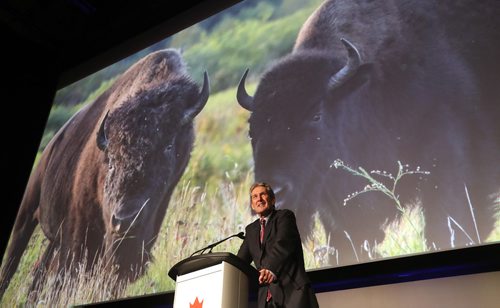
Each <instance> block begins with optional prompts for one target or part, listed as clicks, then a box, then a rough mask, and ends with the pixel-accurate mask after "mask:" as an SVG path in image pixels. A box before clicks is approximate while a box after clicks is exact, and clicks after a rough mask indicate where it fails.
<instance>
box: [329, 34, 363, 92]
mask: <svg viewBox="0 0 500 308" xmlns="http://www.w3.org/2000/svg"><path fill="white" fill-rule="evenodd" d="M340 41H341V42H342V44H344V46H345V47H346V49H347V54H348V59H347V64H346V65H345V66H344V67H343V68H342V69H341V70H340V71H338V72H337V73H336V74H335V75H333V76H332V77H331V78H330V80H329V81H328V89H329V90H333V89H335V88H337V87H338V86H340V85H342V84H343V83H344V82H345V81H346V80H348V79H349V78H350V77H352V76H353V75H354V74H355V73H356V71H357V70H358V68H359V66H360V64H361V55H360V54H359V51H358V50H357V49H356V47H355V46H354V45H353V44H352V43H351V42H349V41H348V40H346V39H344V38H342V39H340Z"/></svg>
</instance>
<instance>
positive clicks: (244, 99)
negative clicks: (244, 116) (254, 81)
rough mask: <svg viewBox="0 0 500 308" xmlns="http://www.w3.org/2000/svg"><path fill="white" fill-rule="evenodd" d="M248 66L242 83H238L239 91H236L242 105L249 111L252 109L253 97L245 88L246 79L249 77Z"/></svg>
mask: <svg viewBox="0 0 500 308" xmlns="http://www.w3.org/2000/svg"><path fill="white" fill-rule="evenodd" d="M247 74H248V68H247V69H246V70H245V73H244V74H243V76H242V77H241V80H240V83H239V84H238V92H237V93H236V99H237V100H238V103H239V104H240V106H241V107H243V108H245V109H246V110H248V111H252V110H253V108H254V106H253V97H251V96H250V95H248V93H247V90H245V79H246V78H247Z"/></svg>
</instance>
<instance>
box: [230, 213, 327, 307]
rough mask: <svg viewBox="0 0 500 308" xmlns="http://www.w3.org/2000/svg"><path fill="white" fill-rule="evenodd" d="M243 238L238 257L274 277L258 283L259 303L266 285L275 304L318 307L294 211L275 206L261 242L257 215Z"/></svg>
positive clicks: (263, 305) (263, 299)
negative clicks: (269, 282) (308, 275)
mask: <svg viewBox="0 0 500 308" xmlns="http://www.w3.org/2000/svg"><path fill="white" fill-rule="evenodd" d="M245 231H246V236H245V240H243V243H242V244H241V247H240V249H239V251H238V257H240V258H241V259H243V260H245V261H246V262H248V263H251V262H252V261H253V262H254V264H255V267H256V268H257V269H261V268H266V269H268V270H270V271H272V272H273V273H274V274H275V275H276V277H277V279H276V281H274V282H273V283H271V284H270V285H269V286H268V285H265V286H260V287H259V293H258V300H257V302H258V307H265V301H266V294H267V289H268V288H269V290H270V291H271V294H272V296H273V302H274V303H275V304H277V305H278V307H281V306H282V307H286V308H315V307H318V302H317V300H316V296H315V295H314V293H313V291H312V289H311V286H310V281H309V278H308V277H307V273H306V271H305V268H304V255H303V252H302V244H301V243H302V242H301V239H300V234H299V231H298V229H297V224H296V220H295V215H294V213H293V212H292V211H290V210H274V211H273V212H272V213H271V215H270V217H269V219H268V221H267V224H266V228H265V233H264V241H263V244H262V245H260V223H259V220H258V219H257V220H256V221H254V222H253V223H251V224H249V225H248V226H247V227H246V230H245Z"/></svg>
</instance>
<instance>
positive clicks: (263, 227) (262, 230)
mask: <svg viewBox="0 0 500 308" xmlns="http://www.w3.org/2000/svg"><path fill="white" fill-rule="evenodd" d="M265 232H266V220H265V219H264V218H263V217H261V218H260V244H261V245H262V242H264V233H265ZM271 297H272V295H271V291H270V290H269V287H268V288H267V296H266V302H269V301H270V300H271Z"/></svg>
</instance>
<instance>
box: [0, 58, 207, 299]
mask: <svg viewBox="0 0 500 308" xmlns="http://www.w3.org/2000/svg"><path fill="white" fill-rule="evenodd" d="M208 96H209V83H208V76H207V74H206V73H205V75H204V83H203V86H202V89H201V91H200V90H199V88H198V85H197V84H195V83H194V81H192V80H191V78H190V77H189V76H188V74H187V69H186V65H185V63H184V62H183V59H182V57H181V55H180V54H179V52H178V51H176V50H174V49H165V50H161V51H157V52H153V53H151V54H149V55H147V56H145V57H144V58H142V59H141V60H140V61H138V62H137V63H136V64H134V65H133V66H132V67H130V68H129V69H128V70H127V71H126V72H124V73H123V74H122V75H121V76H120V77H119V78H118V79H117V80H116V81H115V83H114V84H113V85H112V86H111V87H110V89H108V90H107V91H106V92H104V93H103V94H102V95H100V96H99V97H98V98H97V99H96V100H95V101H94V102H93V103H91V104H89V105H87V106H85V107H84V108H82V109H81V110H80V111H79V112H78V113H76V114H75V115H74V116H73V117H72V118H71V119H70V120H68V122H67V123H66V124H65V125H64V126H63V127H62V128H61V129H60V130H59V132H58V133H57V134H56V135H55V136H54V137H53V139H52V140H51V141H50V143H49V144H48V146H47V147H46V148H45V150H44V152H43V154H42V157H41V159H40V161H39V163H38V165H37V167H36V169H35V170H34V171H33V173H32V175H31V177H30V179H29V182H28V185H27V189H26V191H25V195H24V198H23V200H22V204H21V206H20V210H19V214H18V218H17V220H16V222H15V226H14V229H13V233H12V238H11V243H10V245H9V247H8V250H7V254H6V262H5V264H4V267H3V271H2V274H1V289H0V290H1V294H3V292H4V291H5V289H6V288H7V286H8V284H9V281H10V279H11V278H12V275H13V274H14V272H15V271H16V268H17V265H18V263H19V260H20V258H21V256H22V254H23V251H24V250H25V248H26V245H27V243H28V241H29V239H30V236H31V234H32V233H33V230H34V228H35V226H36V225H37V224H40V226H41V229H42V230H43V233H44V235H45V236H46V237H47V239H48V240H49V244H48V247H47V249H46V251H45V252H44V254H43V256H42V258H41V260H39V263H38V265H37V269H36V272H35V279H34V281H33V286H32V289H34V288H35V287H36V285H37V284H38V283H42V282H43V279H44V278H43V277H44V274H45V273H46V272H47V270H49V269H50V270H57V271H58V272H59V271H60V270H65V269H67V268H68V267H69V263H70V262H73V263H75V262H76V263H77V264H78V262H80V261H81V260H82V259H83V257H84V256H86V258H88V259H89V260H94V259H95V258H96V257H103V258H104V260H106V264H109V270H110V273H111V271H113V272H114V273H117V274H118V275H119V277H120V278H119V279H127V280H129V281H133V280H134V279H136V278H137V277H138V276H140V275H141V274H142V273H143V272H144V267H145V266H144V265H145V264H146V263H147V262H148V261H149V257H150V255H149V253H150V250H151V248H152V246H153V244H154V242H155V239H156V236H157V234H158V232H159V229H160V225H161V223H162V220H163V218H164V216H165V212H166V209H167V206H168V203H169V200H170V197H171V194H172V192H173V190H174V187H175V186H176V184H177V182H178V181H179V178H180V177H181V175H182V174H183V172H184V169H185V168H186V165H187V164H188V161H189V158H190V153H191V150H192V147H193V142H194V130H193V119H194V117H195V116H196V115H197V114H198V113H199V112H200V111H201V110H202V108H203V107H204V106H205V104H206V102H207V100H208ZM88 265H89V266H91V265H92V264H91V262H89V263H88Z"/></svg>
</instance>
